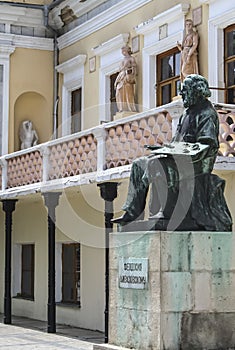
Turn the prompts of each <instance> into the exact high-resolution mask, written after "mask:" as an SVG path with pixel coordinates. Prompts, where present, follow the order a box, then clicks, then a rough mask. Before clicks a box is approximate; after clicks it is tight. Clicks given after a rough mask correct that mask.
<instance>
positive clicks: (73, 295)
mask: <svg viewBox="0 0 235 350" xmlns="http://www.w3.org/2000/svg"><path fill="white" fill-rule="evenodd" d="M62 302H63V303H73V304H79V305H80V244H79V243H71V244H62Z"/></svg>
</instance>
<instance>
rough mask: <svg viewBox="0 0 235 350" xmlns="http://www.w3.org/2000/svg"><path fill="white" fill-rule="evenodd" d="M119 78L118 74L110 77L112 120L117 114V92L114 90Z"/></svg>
mask: <svg viewBox="0 0 235 350" xmlns="http://www.w3.org/2000/svg"><path fill="white" fill-rule="evenodd" d="M117 76H118V73H114V74H112V75H111V76H110V116H111V119H110V120H113V116H114V115H115V114H116V113H117V105H116V91H115V89H114V83H115V80H116V78H117Z"/></svg>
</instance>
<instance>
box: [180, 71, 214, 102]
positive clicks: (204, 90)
mask: <svg viewBox="0 0 235 350" xmlns="http://www.w3.org/2000/svg"><path fill="white" fill-rule="evenodd" d="M186 80H190V85H191V88H192V90H193V93H194V94H195V95H197V96H198V97H204V98H207V97H210V96H211V92H210V89H209V84H208V81H207V80H206V78H204V77H203V76H202V75H200V74H190V75H188V76H187V77H186V78H185V81H186Z"/></svg>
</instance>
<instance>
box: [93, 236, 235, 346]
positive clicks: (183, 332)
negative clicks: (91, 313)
mask: <svg viewBox="0 0 235 350" xmlns="http://www.w3.org/2000/svg"><path fill="white" fill-rule="evenodd" d="M234 240H235V239H234V234H233V233H218V232H162V231H152V232H151V231H148V232H146V231H142V232H128V233H127V232H119V233H113V234H111V235H110V304H109V345H108V346H107V345H106V347H105V345H104V347H102V345H99V348H95V347H94V349H97V350H98V349H115V348H116V346H120V347H124V348H128V349H138V350H143V349H144V350H148V349H149V350H150V349H151V350H163V349H165V350H177V349H181V350H194V349H195V350H196V349H197V350H199V349H229V348H234V345H235V333H234V329H235V293H234V290H235V255H234V252H233V247H234V243H235V242H234ZM123 258H132V259H134V258H137V259H143V258H146V259H148V282H147V285H146V288H145V289H133V288H129V289H126V288H120V281H119V275H120V267H119V263H120V259H123Z"/></svg>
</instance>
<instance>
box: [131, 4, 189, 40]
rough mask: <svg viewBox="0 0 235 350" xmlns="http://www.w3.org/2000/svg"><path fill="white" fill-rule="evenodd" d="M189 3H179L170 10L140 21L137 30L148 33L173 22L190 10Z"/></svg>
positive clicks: (140, 32) (137, 31)
mask: <svg viewBox="0 0 235 350" xmlns="http://www.w3.org/2000/svg"><path fill="white" fill-rule="evenodd" d="M189 8H190V5H189V4H184V3H182V4H179V5H176V6H174V7H171V8H170V9H169V10H166V11H164V12H162V13H160V14H159V15H157V16H155V17H153V18H150V19H149V20H147V21H145V22H142V23H140V24H139V25H138V26H136V27H135V31H136V33H137V34H146V33H148V32H152V31H153V30H155V29H156V28H158V27H159V26H161V25H163V24H166V23H171V22H173V21H174V20H175V19H176V18H177V17H179V16H181V15H182V14H184V15H185V14H187V13H188V11H189Z"/></svg>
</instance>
